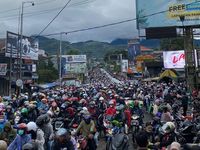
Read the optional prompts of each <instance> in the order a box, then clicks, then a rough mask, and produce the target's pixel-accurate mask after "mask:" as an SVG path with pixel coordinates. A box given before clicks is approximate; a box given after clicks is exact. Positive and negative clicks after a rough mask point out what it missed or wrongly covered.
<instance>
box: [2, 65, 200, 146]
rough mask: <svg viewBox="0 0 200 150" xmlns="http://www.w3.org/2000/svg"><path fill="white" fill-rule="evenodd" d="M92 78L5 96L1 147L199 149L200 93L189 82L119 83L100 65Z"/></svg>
mask: <svg viewBox="0 0 200 150" xmlns="http://www.w3.org/2000/svg"><path fill="white" fill-rule="evenodd" d="M89 81H90V82H89V83H88V84H84V85H83V86H81V87H75V86H66V87H62V88H60V87H59V88H56V87H55V88H52V89H45V90H44V89H43V90H40V91H33V92H32V93H31V95H30V94H28V93H24V94H21V95H19V96H16V95H15V94H13V95H12V97H11V98H7V97H3V96H2V97H0V150H6V149H8V150H61V149H67V150H77V149H83V150H84V149H85V150H96V149H98V148H101V146H102V145H100V143H99V140H100V139H101V142H102V140H104V141H105V142H106V149H108V150H112V149H116V150H128V149H130V147H133V148H136V149H140V150H147V149H155V150H156V149H158V150H159V149H169V150H180V149H186V150H187V149H195V148H196V149H199V147H198V144H199V143H200V134H199V133H200V128H199V127H200V126H199V125H200V117H199V115H200V114H199V113H200V109H199V106H200V103H199V99H200V93H198V91H195V92H193V93H192V94H189V93H187V86H186V83H184V82H182V83H176V82H170V83H157V82H150V81H149V82H143V81H138V80H137V81H136V80H135V81H123V82H118V83H115V82H114V81H115V80H113V79H112V77H109V76H108V75H107V73H105V71H102V70H101V69H99V68H94V69H93V70H91V71H90V73H89ZM134 116H137V117H136V118H135V117H134ZM135 120H136V122H137V121H138V122H137V123H134V121H135ZM110 131H112V132H110ZM110 135H111V136H110ZM130 135H132V136H130ZM109 137H111V138H109ZM125 139H126V140H125ZM116 141H117V142H116ZM188 143H192V144H188Z"/></svg>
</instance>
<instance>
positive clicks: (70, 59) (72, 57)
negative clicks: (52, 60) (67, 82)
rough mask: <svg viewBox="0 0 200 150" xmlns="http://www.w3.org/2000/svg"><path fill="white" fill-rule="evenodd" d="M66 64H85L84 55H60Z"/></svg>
mask: <svg viewBox="0 0 200 150" xmlns="http://www.w3.org/2000/svg"><path fill="white" fill-rule="evenodd" d="M62 57H63V58H65V59H66V63H75V62H87V58H86V55H62Z"/></svg>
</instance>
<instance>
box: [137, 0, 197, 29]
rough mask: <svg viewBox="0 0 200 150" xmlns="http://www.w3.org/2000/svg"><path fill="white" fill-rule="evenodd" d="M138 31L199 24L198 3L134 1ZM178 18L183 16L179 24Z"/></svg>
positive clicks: (187, 1)
mask: <svg viewBox="0 0 200 150" xmlns="http://www.w3.org/2000/svg"><path fill="white" fill-rule="evenodd" d="M136 14H137V26H138V28H139V29H144V28H152V27H169V26H191V25H198V24H200V1H197V0H152V1H151V2H149V0H136ZM180 16H181V17H182V16H184V21H183V22H181V19H180Z"/></svg>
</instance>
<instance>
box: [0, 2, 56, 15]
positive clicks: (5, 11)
mask: <svg viewBox="0 0 200 150" xmlns="http://www.w3.org/2000/svg"><path fill="white" fill-rule="evenodd" d="M53 1H56V0H46V1H44V2H39V3H35V4H36V6H38V5H43V4H47V3H49V2H53ZM24 7H25V8H27V7H32V6H31V5H28V6H24ZM17 10H20V8H13V9H7V10H3V11H0V14H3V13H7V12H11V11H17Z"/></svg>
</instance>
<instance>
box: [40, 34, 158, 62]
mask: <svg viewBox="0 0 200 150" xmlns="http://www.w3.org/2000/svg"><path fill="white" fill-rule="evenodd" d="M38 39H39V46H40V49H44V50H45V51H46V52H47V53H48V54H50V55H55V54H58V52H59V46H60V41H59V40H57V39H54V38H46V37H42V36H40V37H38ZM129 40H130V39H115V40H113V41H112V42H110V43H108V42H98V41H86V42H77V43H70V42H67V41H62V54H68V52H71V51H76V52H78V53H79V54H86V55H87V57H96V58H103V57H104V56H105V54H106V53H110V52H114V51H123V50H125V49H127V46H128V41H129ZM141 44H142V45H143V46H146V47H150V48H157V47H159V44H160V41H159V40H142V41H141Z"/></svg>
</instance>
